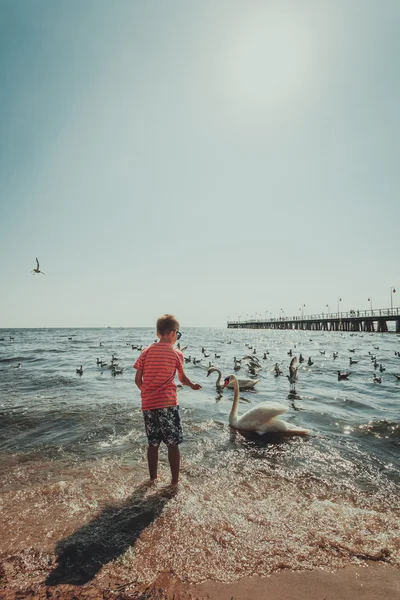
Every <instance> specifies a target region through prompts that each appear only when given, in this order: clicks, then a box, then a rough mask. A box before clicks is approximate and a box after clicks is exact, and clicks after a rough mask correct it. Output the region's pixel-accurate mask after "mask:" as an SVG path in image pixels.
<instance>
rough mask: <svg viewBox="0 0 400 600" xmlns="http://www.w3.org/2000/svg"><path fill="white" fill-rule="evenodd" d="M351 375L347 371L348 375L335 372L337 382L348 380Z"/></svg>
mask: <svg viewBox="0 0 400 600" xmlns="http://www.w3.org/2000/svg"><path fill="white" fill-rule="evenodd" d="M350 375H351V371H349V372H348V373H341V372H340V371H338V372H337V378H338V381H344V380H346V381H347V379H348V378H349V376H350Z"/></svg>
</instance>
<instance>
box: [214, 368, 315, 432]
mask: <svg viewBox="0 0 400 600" xmlns="http://www.w3.org/2000/svg"><path fill="white" fill-rule="evenodd" d="M230 383H233V388H234V397H233V404H232V409H231V412H230V414H229V425H230V426H231V427H234V428H235V429H238V430H239V431H240V430H241V431H254V432H255V433H258V434H260V435H262V434H263V433H284V434H285V433H286V434H287V435H309V433H310V432H309V431H308V429H303V428H301V427H296V426H294V425H292V424H291V423H286V422H285V421H281V420H280V419H278V416H279V415H282V414H283V413H285V412H286V411H287V408H286V407H285V406H283V405H282V404H279V403H278V402H263V403H261V404H258V405H257V406H254V407H253V408H251V409H250V410H248V411H247V412H245V413H244V414H243V415H241V416H240V417H239V416H238V405H239V384H238V380H237V378H236V376H235V375H230V376H229V377H226V379H225V381H224V387H227V386H228V385H229V384H230Z"/></svg>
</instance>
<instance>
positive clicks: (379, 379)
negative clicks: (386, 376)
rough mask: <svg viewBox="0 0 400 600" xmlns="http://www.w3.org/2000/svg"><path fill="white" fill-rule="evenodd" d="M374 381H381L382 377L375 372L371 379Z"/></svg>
mask: <svg viewBox="0 0 400 600" xmlns="http://www.w3.org/2000/svg"><path fill="white" fill-rule="evenodd" d="M372 381H373V382H374V383H382V377H377V376H376V373H374V378H373V380H372Z"/></svg>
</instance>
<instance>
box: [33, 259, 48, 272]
mask: <svg viewBox="0 0 400 600" xmlns="http://www.w3.org/2000/svg"><path fill="white" fill-rule="evenodd" d="M36 265H37V266H36V269H33V271H32V275H34V274H35V273H41V274H42V275H46V273H45V272H44V271H41V270H40V268H39V261H38V259H36Z"/></svg>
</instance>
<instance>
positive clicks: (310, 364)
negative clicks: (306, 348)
mask: <svg viewBox="0 0 400 600" xmlns="http://www.w3.org/2000/svg"><path fill="white" fill-rule="evenodd" d="M307 364H308V366H309V367H312V365H313V364H314V361H313V360H311V356H309V357H308V361H307Z"/></svg>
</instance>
